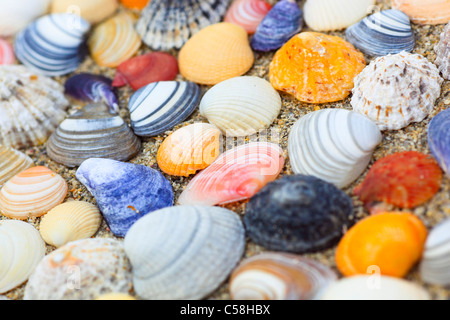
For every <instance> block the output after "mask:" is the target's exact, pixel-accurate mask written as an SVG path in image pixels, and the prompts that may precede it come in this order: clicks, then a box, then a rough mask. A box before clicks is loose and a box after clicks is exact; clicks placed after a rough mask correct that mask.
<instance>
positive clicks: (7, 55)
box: [0, 39, 16, 64]
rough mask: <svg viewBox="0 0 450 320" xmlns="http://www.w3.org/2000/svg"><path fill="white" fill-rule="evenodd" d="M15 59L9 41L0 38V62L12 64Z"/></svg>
mask: <svg viewBox="0 0 450 320" xmlns="http://www.w3.org/2000/svg"><path fill="white" fill-rule="evenodd" d="M15 60H16V58H15V55H14V49H13V47H12V45H11V43H10V42H9V41H6V40H4V39H0V64H13V63H14V61H15Z"/></svg>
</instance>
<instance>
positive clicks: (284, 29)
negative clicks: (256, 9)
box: [251, 0, 303, 52]
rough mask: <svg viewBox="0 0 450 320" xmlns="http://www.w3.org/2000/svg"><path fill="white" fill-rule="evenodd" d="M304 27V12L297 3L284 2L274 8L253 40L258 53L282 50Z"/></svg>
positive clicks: (286, 0) (253, 46)
mask: <svg viewBox="0 0 450 320" xmlns="http://www.w3.org/2000/svg"><path fill="white" fill-rule="evenodd" d="M302 27H303V12H302V10H301V9H300V8H299V7H298V5H297V3H296V2H295V1H290V0H283V1H280V2H278V3H277V4H275V5H274V6H273V8H272V9H271V10H270V11H269V13H268V14H267V15H266V16H265V17H264V19H263V20H262V21H261V23H260V24H259V26H258V28H257V29H256V32H255V34H254V35H253V37H252V39H251V46H252V48H253V49H254V50H256V51H264V52H267V51H271V50H276V49H278V48H280V47H281V46H282V45H283V44H285V43H286V42H287V41H288V40H289V39H290V38H292V37H293V36H294V35H295V34H297V33H299V32H300V31H301V29H302Z"/></svg>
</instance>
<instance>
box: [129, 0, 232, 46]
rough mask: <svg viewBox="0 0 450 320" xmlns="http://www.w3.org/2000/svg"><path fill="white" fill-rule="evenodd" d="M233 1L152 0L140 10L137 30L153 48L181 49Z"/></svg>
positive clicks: (217, 18)
mask: <svg viewBox="0 0 450 320" xmlns="http://www.w3.org/2000/svg"><path fill="white" fill-rule="evenodd" d="M230 2H231V0H178V1H167V0H151V1H150V2H149V4H148V5H147V7H145V8H144V10H142V12H141V16H140V18H139V20H138V21H137V23H136V31H137V32H138V33H139V35H140V36H141V38H142V41H143V42H144V43H145V44H146V45H147V46H148V47H150V48H151V49H152V50H155V51H169V50H171V49H180V48H181V47H182V46H183V45H184V44H185V43H186V41H188V39H189V38H191V37H192V36H193V35H195V34H196V33H197V32H198V31H199V30H201V29H203V28H205V27H207V26H209V25H211V24H215V23H218V22H220V21H221V20H222V17H223V16H224V15H225V12H226V10H227V8H228V5H229V4H230ZM223 48H227V47H225V46H224V47H223Z"/></svg>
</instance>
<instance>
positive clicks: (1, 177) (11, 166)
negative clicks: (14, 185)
mask: <svg viewBox="0 0 450 320" xmlns="http://www.w3.org/2000/svg"><path fill="white" fill-rule="evenodd" d="M32 166H34V162H33V159H31V158H30V157H29V156H27V155H26V154H25V153H23V152H21V151H18V150H15V149H12V148H7V147H4V146H2V145H0V186H2V185H3V184H4V183H5V182H7V181H8V180H9V179H11V178H12V177H14V176H15V175H16V174H19V173H20V172H22V171H24V170H26V169H28V168H30V167H32Z"/></svg>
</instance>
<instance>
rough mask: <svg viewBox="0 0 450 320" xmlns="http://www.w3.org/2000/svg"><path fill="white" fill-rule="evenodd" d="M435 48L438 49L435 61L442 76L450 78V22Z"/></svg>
mask: <svg viewBox="0 0 450 320" xmlns="http://www.w3.org/2000/svg"><path fill="white" fill-rule="evenodd" d="M434 50H435V51H436V60H435V61H434V63H435V64H436V65H437V66H438V69H439V71H440V72H441V73H442V77H443V78H444V79H446V80H450V22H449V23H447V25H446V26H445V28H444V31H443V32H442V33H441V38H440V40H439V43H438V44H437V46H436V47H435V48H434Z"/></svg>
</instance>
